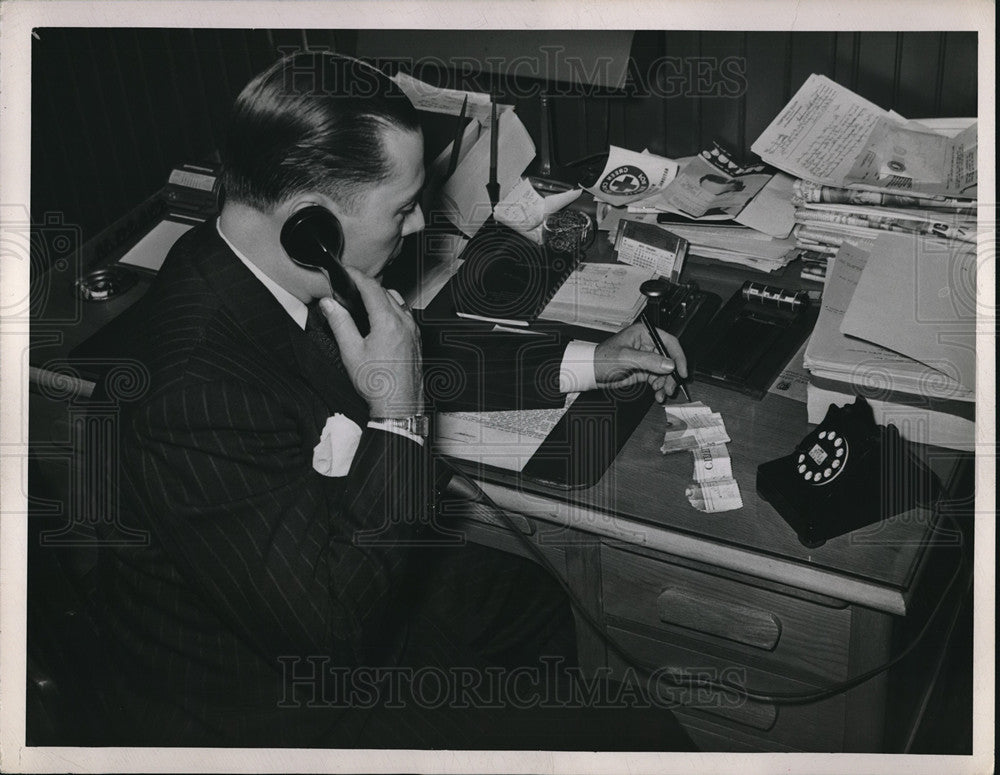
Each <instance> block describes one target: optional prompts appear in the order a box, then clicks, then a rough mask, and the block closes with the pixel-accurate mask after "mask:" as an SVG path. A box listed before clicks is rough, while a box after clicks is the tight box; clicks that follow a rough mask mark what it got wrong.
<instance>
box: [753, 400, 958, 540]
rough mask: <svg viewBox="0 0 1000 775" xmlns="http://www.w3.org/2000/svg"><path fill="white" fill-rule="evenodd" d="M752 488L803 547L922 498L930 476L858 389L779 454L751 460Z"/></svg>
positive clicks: (932, 487) (929, 489)
mask: <svg viewBox="0 0 1000 775" xmlns="http://www.w3.org/2000/svg"><path fill="white" fill-rule="evenodd" d="M757 492H758V493H759V494H760V496H761V497H762V498H764V500H766V501H767V502H768V503H770V504H771V505H772V506H774V508H775V510H776V511H777V512H778V513H779V514H780V515H781V516H782V518H783V519H784V520H785V521H786V522H787V523H788V524H789V525H790V526H791V527H792V529H793V530H795V532H796V534H797V535H798V538H799V541H800V542H801V543H802V544H803V545H804V546H807V547H809V548H815V547H818V546H821V545H822V544H824V543H825V542H826V540H827V539H829V538H833V537H835V536H839V535H843V534H844V533H849V532H850V531H852V530H856V529H857V528H859V527H863V526H865V525H870V524H872V523H873V522H878V521H879V520H881V519H885V518H887V517H890V516H893V515H894V514H898V513H900V512H903V511H907V510H909V509H911V508H913V507H914V506H915V505H918V504H930V503H932V502H933V501H934V500H935V499H936V498H937V497H938V495H939V494H940V482H939V480H938V478H937V476H936V475H935V474H934V472H933V471H931V470H930V469H929V468H927V467H926V465H924V464H923V463H922V462H921V461H920V460H918V459H917V458H916V456H915V455H914V454H913V452H912V450H911V449H910V445H909V444H908V442H906V441H905V440H904V439H903V438H902V437H901V436H900V435H899V431H898V430H897V429H896V426H894V425H888V426H879V425H876V424H875V416H874V413H873V412H872V408H871V406H870V405H869V404H868V402H867V401H866V400H865V399H864V398H863V397H861V396H858V397H857V398H856V399H855V401H854V403H853V404H849V405H847V406H843V407H839V406H831V407H830V408H829V409H828V410H827V413H826V417H824V418H823V422H822V423H820V424H819V425H818V426H817V427H816V428H815V429H814V430H813V431H812V432H811V433H809V434H808V435H807V436H806V437H805V438H803V439H802V441H800V442H799V443H798V445H797V446H796V447H795V450H794V451H793V452H792V453H791V454H789V455H786V456H785V457H782V458H778V459H777V460H772V461H770V462H767V463H763V464H761V465H760V466H758V468H757Z"/></svg>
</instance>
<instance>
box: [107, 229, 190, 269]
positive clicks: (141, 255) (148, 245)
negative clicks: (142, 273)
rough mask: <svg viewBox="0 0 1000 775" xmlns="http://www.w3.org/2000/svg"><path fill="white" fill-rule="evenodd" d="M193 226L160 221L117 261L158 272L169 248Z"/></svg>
mask: <svg viewBox="0 0 1000 775" xmlns="http://www.w3.org/2000/svg"><path fill="white" fill-rule="evenodd" d="M193 227H194V224H193V223H180V222H179V221H160V222H159V223H158V224H156V226H154V227H153V228H152V229H151V230H150V231H149V233H148V234H146V236H145V237H143V238H142V239H141V240H139V241H138V242H137V243H136V244H135V245H134V246H133V247H132V249H131V250H130V251H129V252H128V253H126V254H125V255H124V256H122V257H121V258H120V259H118V262H119V263H121V264H129V265H131V266H141V267H143V268H144V269H152V270H153V271H154V272H158V271H159V270H160V267H161V266H162V265H163V259H165V258H166V257H167V253H169V252H170V248H172V247H173V246H174V243H175V242H177V240H179V239H180V238H181V235H182V234H184V233H186V232H187V231H188V230H189V229H191V228H193Z"/></svg>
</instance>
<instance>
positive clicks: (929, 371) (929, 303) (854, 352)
mask: <svg viewBox="0 0 1000 775" xmlns="http://www.w3.org/2000/svg"><path fill="white" fill-rule="evenodd" d="M975 268H976V261H975V253H974V252H973V251H958V252H956V251H954V250H951V249H949V246H948V245H947V243H946V242H945V241H943V240H937V241H935V240H929V239H927V238H921V237H913V236H904V235H895V234H885V235H882V236H880V237H879V238H878V239H877V240H875V241H874V243H873V246H872V249H871V251H870V252H869V251H866V250H864V249H862V248H860V247H857V246H855V245H852V244H844V245H843V246H842V247H841V248H840V251H839V253H838V254H837V259H836V261H835V262H834V264H833V266H832V268H831V271H830V274H829V276H828V277H827V281H826V288H825V290H824V293H823V302H822V306H821V308H820V313H819V318H818V320H817V321H816V326H815V328H814V329H813V334H812V336H811V338H810V339H809V344H808V345H807V347H806V351H805V355H804V358H803V363H804V364H805V367H806V368H807V369H808V370H809V372H810V376H809V384H808V386H807V396H808V401H807V404H808V407H809V421H810V422H819V421H820V420H822V417H823V415H824V414H825V413H826V409H827V407H828V406H829V405H830V404H831V403H836V404H839V405H843V404H845V403H851V402H852V401H853V400H854V396H855V395H857V394H859V393H860V394H863V395H865V396H866V397H867V398H868V401H869V403H870V404H871V405H872V408H873V409H874V411H875V417H876V420H877V421H878V422H880V423H883V424H884V423H887V422H892V423H893V424H894V425H896V426H897V427H898V428H899V431H900V434H901V435H902V436H903V437H904V438H907V439H910V440H911V441H916V442H919V443H923V444H934V445H937V446H942V447H949V448H953V449H967V448H969V447H970V446H971V444H972V443H973V440H974V430H975V425H974V412H975V348H976V322H975V298H976V295H975V287H976V278H975ZM887 299H892V300H893V302H892V303H887Z"/></svg>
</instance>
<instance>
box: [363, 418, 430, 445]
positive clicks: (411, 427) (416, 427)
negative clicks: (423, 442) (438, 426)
mask: <svg viewBox="0 0 1000 775" xmlns="http://www.w3.org/2000/svg"><path fill="white" fill-rule="evenodd" d="M370 421H371V422H378V423H385V424H387V425H391V426H393V427H394V428H399V429H400V430H404V431H406V432H407V433H412V434H413V435H414V436H419V437H420V438H422V439H426V438H427V437H428V436H429V435H430V432H431V419H430V417H428V416H427V415H426V414H414V415H411V416H409V417H372V418H370Z"/></svg>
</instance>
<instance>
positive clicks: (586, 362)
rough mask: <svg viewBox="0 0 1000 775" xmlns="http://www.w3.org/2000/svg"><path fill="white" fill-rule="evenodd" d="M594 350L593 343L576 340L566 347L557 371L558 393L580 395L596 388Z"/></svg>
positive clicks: (595, 347) (595, 346) (594, 345)
mask: <svg viewBox="0 0 1000 775" xmlns="http://www.w3.org/2000/svg"><path fill="white" fill-rule="evenodd" d="M596 349H597V345H596V344H594V343H593V342H582V341H580V340H578V339H574V340H573V341H572V342H570V343H569V344H568V345H566V352H564V353H563V359H562V366H561V367H560V369H559V392H560V393H580V392H582V391H584V390H593V389H594V388H596V387H597V374H596V372H595V371H594V351H595V350H596Z"/></svg>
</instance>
